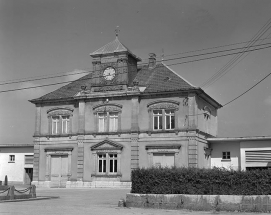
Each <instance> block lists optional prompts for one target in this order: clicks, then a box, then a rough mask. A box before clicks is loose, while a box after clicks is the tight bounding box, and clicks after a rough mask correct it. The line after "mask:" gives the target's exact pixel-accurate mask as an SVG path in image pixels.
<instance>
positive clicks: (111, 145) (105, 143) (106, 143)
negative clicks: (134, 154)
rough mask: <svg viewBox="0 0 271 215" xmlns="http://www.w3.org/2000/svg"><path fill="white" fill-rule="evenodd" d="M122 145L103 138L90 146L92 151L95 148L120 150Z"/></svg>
mask: <svg viewBox="0 0 271 215" xmlns="http://www.w3.org/2000/svg"><path fill="white" fill-rule="evenodd" d="M122 148H123V146H122V145H121V144H119V143H116V142H114V141H111V140H108V139H106V140H103V141H102V142H99V143H97V144H95V145H93V146H92V147H91V150H92V151H96V150H122Z"/></svg>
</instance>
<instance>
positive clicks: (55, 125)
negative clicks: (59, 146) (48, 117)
mask: <svg viewBox="0 0 271 215" xmlns="http://www.w3.org/2000/svg"><path fill="white" fill-rule="evenodd" d="M57 133H59V116H53V117H52V134H57Z"/></svg>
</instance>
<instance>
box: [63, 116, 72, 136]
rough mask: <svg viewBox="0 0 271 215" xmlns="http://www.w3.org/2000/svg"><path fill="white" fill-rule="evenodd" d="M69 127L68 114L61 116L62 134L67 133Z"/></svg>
mask: <svg viewBox="0 0 271 215" xmlns="http://www.w3.org/2000/svg"><path fill="white" fill-rule="evenodd" d="M69 129H70V118H69V116H62V134H68V133H69Z"/></svg>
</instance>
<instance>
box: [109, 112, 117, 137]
mask: <svg viewBox="0 0 271 215" xmlns="http://www.w3.org/2000/svg"><path fill="white" fill-rule="evenodd" d="M109 131H111V132H116V131H118V113H109Z"/></svg>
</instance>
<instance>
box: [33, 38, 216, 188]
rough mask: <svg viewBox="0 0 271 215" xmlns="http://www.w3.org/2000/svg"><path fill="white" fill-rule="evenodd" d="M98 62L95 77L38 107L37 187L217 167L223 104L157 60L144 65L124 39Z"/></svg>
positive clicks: (99, 183) (125, 182) (111, 182)
mask: <svg viewBox="0 0 271 215" xmlns="http://www.w3.org/2000/svg"><path fill="white" fill-rule="evenodd" d="M90 56H91V57H92V64H93V71H92V72H90V73H89V74H87V75H86V76H84V77H82V78H80V79H78V80H76V81H73V82H72V83H70V84H68V85H66V86H63V87H61V88H59V89H57V90H55V91H53V92H51V93H49V94H46V95H44V96H42V97H40V98H37V99H33V100H31V101H30V102H32V103H33V104H35V105H36V119H35V120H36V122H35V133H34V170H33V182H32V183H33V184H35V185H37V186H39V187H129V186H130V177H131V171H132V170H133V169H136V168H143V167H144V168H148V167H152V166H156V167H157V166H158V167H159V166H161V167H165V166H176V167H183V166H184V167H188V166H189V167H205V168H210V167H211V159H210V156H209V155H210V151H211V149H210V147H209V144H208V142H207V140H206V139H207V138H211V137H215V136H216V135H217V110H218V109H219V108H220V107H221V105H220V104H219V103H218V102H216V101H215V100H214V99H212V98H211V97H210V96H208V95H207V94H206V93H205V92H204V91H203V90H202V89H201V88H198V87H195V86H193V85H192V84H190V83H189V82H188V81H186V80H185V79H184V78H182V77H181V76H180V75H178V74H177V73H176V72H174V71H173V70H171V69H170V68H169V67H168V66H167V65H165V64H164V63H156V56H155V54H150V56H149V62H148V64H146V65H143V64H139V62H140V61H141V59H140V58H138V57H137V56H135V55H134V54H133V53H132V52H131V51H130V50H129V49H128V48H126V46H124V45H123V44H122V43H121V42H120V41H119V40H118V37H116V39H115V40H114V41H112V42H110V43H108V44H106V45H105V46H103V47H102V48H100V49H98V50H97V51H95V52H93V53H91V54H90Z"/></svg>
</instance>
